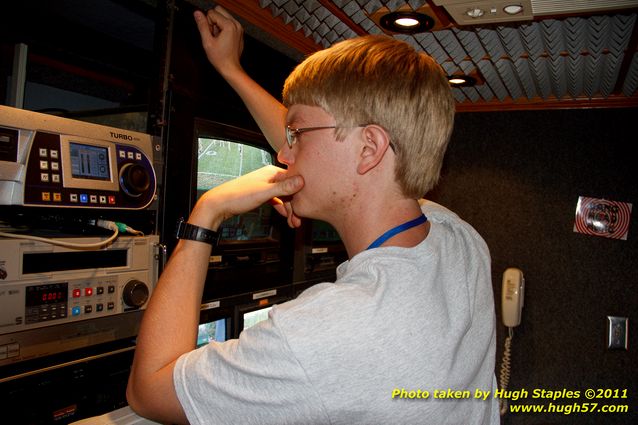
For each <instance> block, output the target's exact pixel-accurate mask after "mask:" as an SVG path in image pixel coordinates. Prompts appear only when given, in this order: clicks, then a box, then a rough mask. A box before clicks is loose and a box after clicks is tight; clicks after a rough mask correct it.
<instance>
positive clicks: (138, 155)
mask: <svg viewBox="0 0 638 425" xmlns="http://www.w3.org/2000/svg"><path fill="white" fill-rule="evenodd" d="M135 159H137V160H138V161H141V160H142V154H141V153H139V152H136V153H135Z"/></svg>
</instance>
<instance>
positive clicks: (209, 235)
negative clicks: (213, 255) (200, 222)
mask: <svg viewBox="0 0 638 425" xmlns="http://www.w3.org/2000/svg"><path fill="white" fill-rule="evenodd" d="M175 237H176V238H177V239H188V240H190V241H199V242H205V243H209V244H211V245H212V246H213V247H216V246H217V242H218V241H219V233H217V232H215V231H214V230H210V229H205V228H203V227H199V226H195V225H194V224H190V223H187V222H185V221H184V218H183V217H182V218H180V219H179V220H177V227H176V228H175Z"/></svg>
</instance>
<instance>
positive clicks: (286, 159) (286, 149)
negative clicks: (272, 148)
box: [277, 143, 295, 165]
mask: <svg viewBox="0 0 638 425" xmlns="http://www.w3.org/2000/svg"><path fill="white" fill-rule="evenodd" d="M277 161H279V162H281V163H282V164H285V165H292V164H293V163H294V162H295V157H294V155H293V153H292V148H290V146H288V144H287V143H284V144H283V146H282V147H281V149H279V152H277Z"/></svg>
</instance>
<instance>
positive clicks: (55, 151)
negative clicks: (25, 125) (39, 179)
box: [51, 149, 58, 159]
mask: <svg viewBox="0 0 638 425" xmlns="http://www.w3.org/2000/svg"><path fill="white" fill-rule="evenodd" d="M51 158H53V159H58V151H57V150H56V149H51Z"/></svg>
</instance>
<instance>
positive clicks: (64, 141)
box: [0, 106, 157, 210]
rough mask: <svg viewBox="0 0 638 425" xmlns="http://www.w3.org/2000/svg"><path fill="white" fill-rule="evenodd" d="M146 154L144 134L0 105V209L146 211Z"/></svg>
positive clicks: (151, 173) (150, 181)
mask: <svg viewBox="0 0 638 425" xmlns="http://www.w3.org/2000/svg"><path fill="white" fill-rule="evenodd" d="M152 152H153V151H152V138H151V136H150V135H148V134H143V133H138V132H133V131H128V130H121V129H115V128H111V127H106V126H102V125H97V124H91V123H86V122H80V121H75V120H70V119H67V118H61V117H55V116H50V115H46V114H40V113H36V112H32V111H25V110H21V109H16V108H10V107H7V106H0V205H27V206H46V207H75V208H107V209H133V210H137V209H142V208H146V207H147V206H149V204H150V203H151V202H152V201H153V200H154V197H155V192H156V188H157V181H156V175H155V170H154V169H153V164H152Z"/></svg>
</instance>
